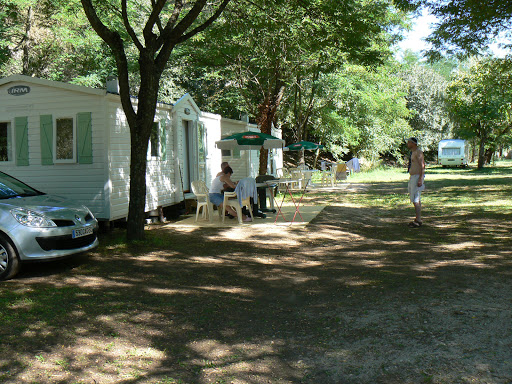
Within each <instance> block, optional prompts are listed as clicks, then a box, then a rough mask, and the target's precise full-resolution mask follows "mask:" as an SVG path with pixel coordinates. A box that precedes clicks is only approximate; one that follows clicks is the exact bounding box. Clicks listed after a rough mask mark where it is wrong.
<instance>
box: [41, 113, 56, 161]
mask: <svg viewBox="0 0 512 384" xmlns="http://www.w3.org/2000/svg"><path fill="white" fill-rule="evenodd" d="M39 121H40V125H41V164H42V165H52V164H53V117H52V115H41V116H40V117H39Z"/></svg>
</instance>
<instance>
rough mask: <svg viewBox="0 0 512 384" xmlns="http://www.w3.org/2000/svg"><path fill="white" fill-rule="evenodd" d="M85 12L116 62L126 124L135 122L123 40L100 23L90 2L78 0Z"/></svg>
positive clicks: (88, 0)
mask: <svg viewBox="0 0 512 384" xmlns="http://www.w3.org/2000/svg"><path fill="white" fill-rule="evenodd" d="M80 1H81V2H82V6H83V8H84V11H85V15H86V16H87V19H88V20H89V22H90V23H91V26H92V28H93V29H94V30H95V31H96V33H97V34H98V36H100V37H101V38H102V39H103V41H105V43H107V45H108V46H109V47H110V49H111V51H112V54H113V55H114V58H115V60H116V67H117V76H118V78H119V85H120V87H119V88H120V89H119V92H120V96H121V104H122V105H123V109H124V112H125V114H126V118H127V119H128V122H133V121H135V117H136V114H135V111H134V109H133V105H132V103H131V100H130V82H129V80H128V60H127V58H126V53H125V51H124V46H123V40H122V39H121V36H119V34H118V33H117V32H114V31H111V30H110V29H108V28H107V26H105V24H103V23H102V21H101V20H100V18H99V17H98V14H97V13H96V10H95V9H94V6H93V5H92V0H80Z"/></svg>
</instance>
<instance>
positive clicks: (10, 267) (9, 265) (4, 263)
mask: <svg viewBox="0 0 512 384" xmlns="http://www.w3.org/2000/svg"><path fill="white" fill-rule="evenodd" d="M19 270H20V259H19V257H18V254H17V252H16V250H15V249H14V247H13V246H12V245H11V243H10V242H9V241H8V240H7V239H6V238H5V236H2V235H0V280H7V279H10V278H12V277H13V276H14V275H16V274H17V273H18V272H19Z"/></svg>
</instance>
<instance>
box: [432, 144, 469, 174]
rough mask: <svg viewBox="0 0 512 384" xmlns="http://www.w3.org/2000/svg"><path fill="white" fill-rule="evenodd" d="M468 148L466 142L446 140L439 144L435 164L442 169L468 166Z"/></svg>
mask: <svg viewBox="0 0 512 384" xmlns="http://www.w3.org/2000/svg"><path fill="white" fill-rule="evenodd" d="M468 157H469V147H468V145H467V143H466V140H459V139H447V140H441V141H440V142H439V148H438V154H437V162H438V164H439V165H442V166H443V167H446V166H460V167H466V166H467V165H468Z"/></svg>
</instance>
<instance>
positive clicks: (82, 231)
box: [72, 227, 93, 239]
mask: <svg viewBox="0 0 512 384" xmlns="http://www.w3.org/2000/svg"><path fill="white" fill-rule="evenodd" d="M92 232H93V230H92V227H85V228H79V229H74V230H73V235H72V237H73V239H76V238H77V237H82V236H87V235H90V234H92Z"/></svg>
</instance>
